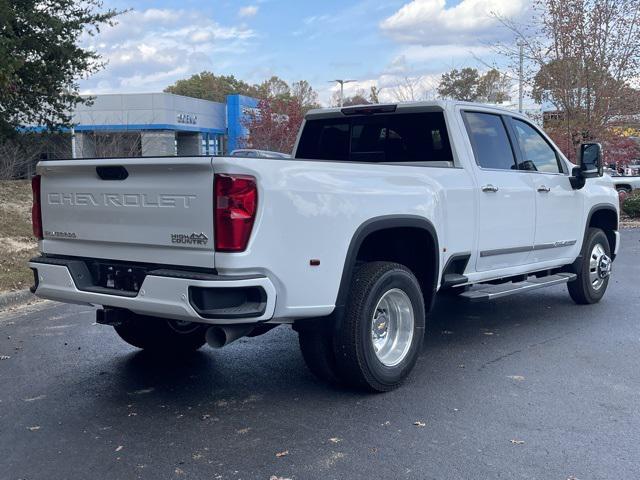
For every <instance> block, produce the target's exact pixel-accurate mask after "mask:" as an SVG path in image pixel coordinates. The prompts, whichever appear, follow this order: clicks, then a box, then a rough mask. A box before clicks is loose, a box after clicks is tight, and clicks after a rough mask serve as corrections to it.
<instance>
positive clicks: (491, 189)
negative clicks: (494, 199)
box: [482, 184, 500, 193]
mask: <svg viewBox="0 0 640 480" xmlns="http://www.w3.org/2000/svg"><path fill="white" fill-rule="evenodd" d="M498 190H500V189H499V188H498V187H496V186H495V185H491V184H489V185H485V186H484V187H482V191H483V192H487V193H489V192H490V193H496V192H497V191H498Z"/></svg>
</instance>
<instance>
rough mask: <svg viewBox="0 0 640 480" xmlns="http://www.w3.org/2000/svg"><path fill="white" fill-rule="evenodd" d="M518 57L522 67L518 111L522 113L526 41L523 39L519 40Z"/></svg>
mask: <svg viewBox="0 0 640 480" xmlns="http://www.w3.org/2000/svg"><path fill="white" fill-rule="evenodd" d="M518 48H519V53H518V58H519V60H520V68H519V69H518V111H519V112H520V113H522V100H523V97H524V43H523V42H522V40H520V41H519V42H518Z"/></svg>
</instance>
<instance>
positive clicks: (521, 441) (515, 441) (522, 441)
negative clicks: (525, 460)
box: [511, 440, 524, 445]
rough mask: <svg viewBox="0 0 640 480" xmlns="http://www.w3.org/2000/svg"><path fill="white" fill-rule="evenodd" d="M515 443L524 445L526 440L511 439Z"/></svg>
mask: <svg viewBox="0 0 640 480" xmlns="http://www.w3.org/2000/svg"><path fill="white" fill-rule="evenodd" d="M511 443H513V444H514V445H524V440H511Z"/></svg>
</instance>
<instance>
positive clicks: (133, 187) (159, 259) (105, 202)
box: [38, 157, 214, 268]
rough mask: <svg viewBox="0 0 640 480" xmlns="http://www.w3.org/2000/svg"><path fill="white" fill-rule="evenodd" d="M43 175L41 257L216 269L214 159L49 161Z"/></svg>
mask: <svg viewBox="0 0 640 480" xmlns="http://www.w3.org/2000/svg"><path fill="white" fill-rule="evenodd" d="M38 173H39V174H40V175H41V176H42V187H41V198H42V222H43V232H44V239H43V241H42V251H43V252H44V253H47V254H58V255H70V256H79V257H91V258H104V259H115V260H128V261H133V262H144V263H155V264H169V265H185V266H197V267H208V268H213V266H214V247H213V245H214V243H213V166H212V160H211V158H210V157H208V158H205V157H193V158H131V159H96V160H64V161H48V162H41V163H40V164H39V165H38ZM123 177H126V178H123Z"/></svg>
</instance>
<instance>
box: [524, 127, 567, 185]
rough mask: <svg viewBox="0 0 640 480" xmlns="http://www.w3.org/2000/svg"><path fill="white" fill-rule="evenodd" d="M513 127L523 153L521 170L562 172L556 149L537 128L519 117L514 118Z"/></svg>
mask: <svg viewBox="0 0 640 480" xmlns="http://www.w3.org/2000/svg"><path fill="white" fill-rule="evenodd" d="M513 129H514V131H515V133H516V140H517V142H518V146H519V147H520V152H521V154H522V159H521V161H520V163H519V164H518V169H519V170H531V171H536V172H544V173H560V172H562V170H561V169H560V164H559V163H558V156H557V155H556V152H555V150H554V149H553V148H552V147H551V145H549V143H548V142H547V141H546V140H545V138H544V137H543V136H542V135H540V133H539V132H538V131H537V130H536V129H534V128H533V127H532V126H531V125H529V124H528V123H526V122H523V121H522V120H518V119H517V118H514V119H513Z"/></svg>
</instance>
